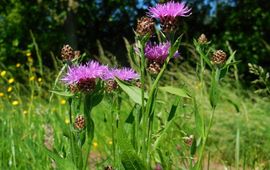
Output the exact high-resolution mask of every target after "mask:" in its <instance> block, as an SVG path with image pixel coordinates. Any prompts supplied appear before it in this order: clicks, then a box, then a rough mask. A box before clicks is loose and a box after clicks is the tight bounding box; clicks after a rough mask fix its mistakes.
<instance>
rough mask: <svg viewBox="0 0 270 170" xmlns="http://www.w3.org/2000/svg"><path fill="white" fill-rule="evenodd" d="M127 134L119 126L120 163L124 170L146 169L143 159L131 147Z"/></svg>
mask: <svg viewBox="0 0 270 170" xmlns="http://www.w3.org/2000/svg"><path fill="white" fill-rule="evenodd" d="M127 136H128V135H127V134H126V132H125V131H124V128H119V134H118V139H119V142H118V144H119V147H120V150H121V153H120V158H121V163H122V165H123V166H124V168H125V169H126V170H143V169H147V168H146V165H145V163H144V161H142V160H141V159H140V158H139V156H138V155H137V154H136V152H135V150H134V149H133V146H132V144H131V143H130V141H129V140H127Z"/></svg>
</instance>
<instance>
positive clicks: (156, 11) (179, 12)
mask: <svg viewBox="0 0 270 170" xmlns="http://www.w3.org/2000/svg"><path fill="white" fill-rule="evenodd" d="M148 15H149V16H150V17H152V18H156V19H159V20H160V21H161V27H162V29H163V31H164V32H170V31H173V30H175V29H176V28H177V18H178V17H188V16H190V15H191V9H190V8H188V7H187V6H186V5H185V3H179V2H173V1H171V2H167V3H164V4H158V5H157V6H155V7H150V8H149V12H148Z"/></svg>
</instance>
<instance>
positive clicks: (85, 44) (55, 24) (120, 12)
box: [0, 0, 270, 78]
mask: <svg viewBox="0 0 270 170" xmlns="http://www.w3.org/2000/svg"><path fill="white" fill-rule="evenodd" d="M155 3H157V1H155V0H147V1H142V0H121V1H120V0H53V1H51V0H29V1H23V0H1V1H0V61H1V63H2V64H11V63H16V62H20V61H21V60H23V59H24V58H23V57H22V56H23V55H24V54H25V53H26V52H27V51H32V53H33V56H34V54H35V53H34V49H33V44H32V39H31V36H30V31H32V32H33V34H34V36H35V38H36V40H37V43H38V45H39V48H40V51H41V54H42V57H43V60H44V62H45V64H46V65H48V66H50V65H51V57H52V54H54V55H56V56H59V51H60V49H61V47H62V46H63V44H66V43H68V44H71V45H72V47H74V48H75V49H78V50H81V51H86V52H87V53H88V54H90V56H91V55H93V54H97V53H98V50H97V49H98V48H97V40H100V42H101V44H102V46H103V48H104V49H105V50H107V51H110V52H111V53H112V54H114V55H115V56H117V58H118V60H119V61H120V63H122V64H127V63H126V62H125V61H126V50H125V46H124V41H123V37H126V38H127V39H128V40H129V41H130V42H132V41H134V33H133V29H134V28H135V25H136V21H137V18H139V17H141V16H143V15H144V14H145V11H146V10H147V7H148V6H152V5H154V4H155ZM188 5H189V6H190V7H192V12H193V14H192V15H191V16H190V17H189V18H184V19H183V20H182V22H181V25H180V27H181V31H182V32H184V35H185V36H184V37H185V38H184V41H185V42H186V43H190V44H192V41H193V38H197V37H198V36H199V35H200V34H201V33H205V34H206V35H207V37H208V38H209V39H210V40H211V41H212V42H214V43H215V44H216V47H217V48H220V49H226V47H225V44H226V43H225V42H226V41H228V42H229V43H230V45H231V46H232V48H233V49H234V50H237V59H238V60H241V64H240V65H239V68H240V72H241V74H242V75H243V78H245V77H247V76H248V69H247V63H256V64H259V65H262V66H264V67H267V66H268V65H269V64H270V56H269V53H270V51H269V45H268V44H270V36H269V34H270V13H269V9H270V1H269V0H260V1H254V0H223V1H215V0H190V1H188ZM180 51H182V54H183V55H186V56H184V58H187V59H188V57H187V56H188V53H187V52H185V50H180Z"/></svg>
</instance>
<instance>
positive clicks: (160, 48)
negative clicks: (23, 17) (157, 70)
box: [144, 42, 179, 64]
mask: <svg viewBox="0 0 270 170" xmlns="http://www.w3.org/2000/svg"><path fill="white" fill-rule="evenodd" d="M170 48H171V43H170V42H165V43H160V44H153V43H147V44H146V46H145V49H144V52H145V57H146V58H148V60H150V61H155V62H158V63H160V64H163V63H164V61H165V60H166V58H167V57H168V56H169V50H170ZM178 56H179V53H178V51H176V52H175V54H174V57H178Z"/></svg>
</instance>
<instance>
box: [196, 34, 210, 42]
mask: <svg viewBox="0 0 270 170" xmlns="http://www.w3.org/2000/svg"><path fill="white" fill-rule="evenodd" d="M198 42H199V44H206V43H207V42H208V40H207V37H206V35H205V34H201V35H200V37H199V38H198Z"/></svg>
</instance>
